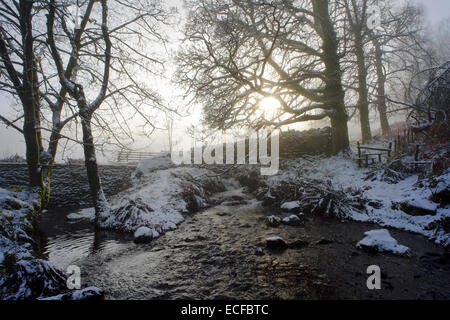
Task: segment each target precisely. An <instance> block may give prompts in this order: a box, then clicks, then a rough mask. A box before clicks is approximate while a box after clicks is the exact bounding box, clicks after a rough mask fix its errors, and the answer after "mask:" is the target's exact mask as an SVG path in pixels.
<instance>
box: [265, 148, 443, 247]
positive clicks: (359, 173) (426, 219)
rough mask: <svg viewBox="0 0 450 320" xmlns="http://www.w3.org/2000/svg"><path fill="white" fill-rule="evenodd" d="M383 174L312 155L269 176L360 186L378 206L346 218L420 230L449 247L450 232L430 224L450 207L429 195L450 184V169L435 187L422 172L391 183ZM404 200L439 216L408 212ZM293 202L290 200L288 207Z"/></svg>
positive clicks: (342, 159)
mask: <svg viewBox="0 0 450 320" xmlns="http://www.w3.org/2000/svg"><path fill="white" fill-rule="evenodd" d="M382 175H383V169H381V168H378V169H374V168H372V169H371V168H369V169H360V168H359V167H358V165H357V163H356V161H355V160H354V159H351V158H350V157H348V156H334V157H329V158H324V157H312V158H308V159H306V158H304V159H294V160H289V161H286V162H285V163H283V165H282V170H280V174H279V175H277V176H272V177H269V178H268V180H267V184H268V185H269V186H270V185H276V184H277V183H279V182H280V181H288V180H289V179H293V178H296V177H299V178H308V179H314V180H319V181H324V182H326V181H329V182H330V183H331V185H332V186H333V188H334V189H336V190H349V189H353V190H355V189H358V190H360V191H361V193H362V196H363V197H365V198H366V199H367V200H368V202H369V203H376V204H377V205H375V206H373V205H366V210H364V211H358V210H349V211H348V212H347V216H346V218H348V219H352V220H356V221H361V222H372V223H376V224H378V225H380V226H383V227H392V228H397V229H402V230H406V231H410V232H415V233H419V234H422V235H424V236H426V237H428V238H430V239H431V240H433V241H435V242H436V243H438V244H440V245H443V246H449V245H450V234H449V233H446V232H445V231H443V230H442V229H440V230H438V229H435V228H430V226H431V225H433V223H434V222H438V221H442V220H443V219H444V218H446V217H447V218H448V217H450V208H449V207H448V206H447V207H444V208H441V207H439V204H437V203H434V202H432V201H430V200H429V198H430V196H431V195H432V194H433V193H436V192H437V191H439V190H437V189H439V188H441V189H442V188H445V187H447V186H448V185H449V184H450V172H449V171H447V173H446V174H444V175H442V176H440V177H439V180H440V181H441V182H440V183H439V184H438V185H437V186H436V187H435V188H434V189H433V188H431V187H430V186H429V184H428V182H427V180H426V179H425V180H420V179H419V175H418V174H413V175H410V176H408V177H406V178H404V179H401V180H399V181H398V182H396V183H392V182H388V179H383V177H382ZM299 200H300V201H301V199H299ZM401 203H409V204H412V205H415V206H418V207H420V208H423V209H426V210H430V211H433V212H435V215H420V216H413V215H410V214H407V213H405V212H404V211H402V210H401V209H400V208H399V207H398V204H401ZM293 204H294V203H293V202H292V203H287V204H284V206H291V205H293Z"/></svg>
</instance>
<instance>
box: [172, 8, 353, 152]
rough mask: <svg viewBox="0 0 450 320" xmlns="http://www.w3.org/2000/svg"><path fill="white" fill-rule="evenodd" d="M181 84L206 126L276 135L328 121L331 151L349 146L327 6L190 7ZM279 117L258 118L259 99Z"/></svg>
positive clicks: (259, 112) (340, 84) (338, 67)
mask: <svg viewBox="0 0 450 320" xmlns="http://www.w3.org/2000/svg"><path fill="white" fill-rule="evenodd" d="M190 9H191V13H190V16H189V19H188V23H187V27H186V38H187V40H188V42H187V43H186V46H185V47H184V49H183V50H181V52H180V54H179V56H178V64H179V69H178V82H179V83H180V84H182V85H184V86H185V88H187V91H188V94H191V95H192V96H193V98H194V99H195V101H197V102H200V103H202V104H203V106H204V112H205V119H206V122H207V123H208V124H209V125H210V126H211V127H213V128H218V129H221V130H226V129H230V128H232V127H234V126H249V127H253V128H261V127H269V126H273V127H280V126H283V125H288V124H292V123H297V122H302V121H311V120H320V119H324V118H329V119H330V122H331V126H332V133H333V134H332V136H333V151H334V152H336V153H337V152H339V151H342V150H345V149H346V148H347V147H348V146H349V140H348V130H347V120H348V116H347V113H346V110H345V105H344V91H343V89H342V83H341V70H340V63H339V60H340V59H339V56H338V42H337V37H336V32H335V30H334V28H333V22H332V19H331V12H330V7H329V3H328V1H327V0H314V1H297V2H295V4H293V3H292V2H291V1H238V0H235V1H217V0H202V1H197V2H195V3H192V5H191V8H190ZM267 98H272V99H276V100H277V101H278V102H279V103H280V106H281V107H280V110H278V112H275V114H272V115H267V114H265V113H264V112H262V111H261V108H260V104H261V102H262V101H264V99H267Z"/></svg>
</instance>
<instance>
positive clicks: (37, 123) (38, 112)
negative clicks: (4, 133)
mask: <svg viewBox="0 0 450 320" xmlns="http://www.w3.org/2000/svg"><path fill="white" fill-rule="evenodd" d="M44 11H45V3H44V1H27V0H20V1H12V0H11V1H2V3H1V4H0V56H1V61H0V72H1V73H2V74H3V75H4V76H3V77H2V78H1V79H0V91H2V92H4V93H6V94H10V95H12V96H13V97H14V98H17V100H18V102H19V104H20V106H21V108H20V109H21V111H20V115H19V116H18V118H17V119H16V120H9V119H7V117H6V116H2V115H0V120H1V121H3V122H4V123H5V124H6V125H7V126H10V127H12V128H14V129H16V130H17V131H19V132H20V133H21V134H23V136H24V140H25V145H26V159H27V165H28V175H29V184H30V186H32V187H38V188H39V189H40V190H41V193H42V196H41V199H42V200H43V202H42V205H43V206H45V205H46V204H47V202H48V201H49V197H50V175H51V168H52V166H53V163H54V161H55V157H56V152H57V147H58V143H59V140H60V138H61V130H62V129H63V128H64V126H65V125H66V124H67V123H69V122H70V121H71V120H73V119H74V117H75V116H76V115H74V114H72V113H69V114H68V115H67V116H65V117H64V118H63V115H62V111H63V106H64V105H65V102H66V94H67V92H66V91H65V90H64V89H61V90H60V91H59V92H56V91H54V90H53V88H51V86H50V84H49V81H48V79H49V78H51V75H45V74H44V71H43V62H42V60H43V56H44V54H45V51H46V44H45V39H44V36H43V33H42V32H41V31H42V30H40V24H39V22H42V21H43V19H42V12H44ZM69 71H70V70H69ZM51 96H54V97H56V98H55V99H52V98H51ZM47 109H48V110H50V113H51V121H50V124H49V125H48V126H47V127H45V128H43V126H42V119H43V112H44V110H47ZM20 121H23V128H20V127H19V126H18V123H19V122H20ZM43 129H44V130H47V131H48V132H50V138H49V141H48V145H47V147H45V145H44V141H43V140H44V138H43V134H42V130H43Z"/></svg>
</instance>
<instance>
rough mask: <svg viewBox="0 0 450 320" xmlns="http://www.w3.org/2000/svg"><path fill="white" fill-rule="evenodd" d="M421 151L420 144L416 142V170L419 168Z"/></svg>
mask: <svg viewBox="0 0 450 320" xmlns="http://www.w3.org/2000/svg"><path fill="white" fill-rule="evenodd" d="M419 152H420V146H419V145H418V144H416V152H415V154H414V161H415V162H416V166H415V167H416V170H417V169H418V164H417V161H419Z"/></svg>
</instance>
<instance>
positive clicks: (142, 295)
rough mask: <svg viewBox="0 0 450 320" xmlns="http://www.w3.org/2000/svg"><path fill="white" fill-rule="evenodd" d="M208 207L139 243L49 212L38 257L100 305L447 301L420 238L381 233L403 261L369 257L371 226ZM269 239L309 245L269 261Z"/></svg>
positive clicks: (443, 271)
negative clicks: (273, 224) (406, 251)
mask: <svg viewBox="0 0 450 320" xmlns="http://www.w3.org/2000/svg"><path fill="white" fill-rule="evenodd" d="M214 200H215V202H216V203H221V204H219V205H216V206H214V207H211V208H209V209H207V210H204V211H202V212H199V213H196V214H192V215H187V216H186V219H185V221H184V222H183V223H181V224H180V225H179V227H178V229H176V230H175V231H172V232H168V233H166V234H165V235H163V236H161V237H160V238H158V239H155V240H153V241H152V242H151V243H148V244H135V243H133V241H132V237H130V236H126V235H123V234H117V233H114V232H105V231H102V232H94V229H93V227H92V225H91V224H90V223H89V222H86V221H77V222H71V221H68V220H67V218H66V215H67V214H68V212H64V211H63V210H61V209H59V210H58V209H56V210H49V211H47V212H45V213H43V214H42V217H41V219H40V221H39V224H38V230H39V232H40V233H41V238H40V239H41V246H42V253H43V255H44V257H45V258H47V259H49V260H50V262H51V263H53V264H54V265H55V266H56V267H58V268H60V269H62V270H65V269H66V268H67V266H68V265H77V266H79V267H80V268H81V273H82V274H81V276H82V285H83V287H84V286H97V287H101V288H103V289H104V290H105V298H106V299H226V300H228V299H230V300H231V299H449V298H450V261H449V259H448V252H447V253H446V252H445V251H444V250H443V249H442V248H440V247H438V246H436V245H434V244H433V243H431V242H429V241H427V240H426V239H425V238H424V237H422V236H420V235H414V234H411V233H408V232H403V231H399V230H390V233H391V235H392V236H393V237H394V238H396V239H397V240H398V241H399V243H400V244H403V245H406V246H408V247H409V248H410V249H411V251H412V253H413V254H412V257H397V256H392V255H385V254H373V253H372V254H371V253H366V252H364V251H361V250H358V249H357V248H356V246H355V245H356V243H357V242H358V241H359V240H361V239H362V238H363V235H364V232H366V231H368V230H373V229H377V228H378V227H377V226H375V225H371V224H364V223H356V222H340V221H338V220H336V219H326V218H320V217H307V218H306V223H305V226H303V227H293V226H285V225H282V226H280V227H278V228H269V227H267V226H266V225H265V223H264V221H265V218H266V216H267V215H269V214H270V212H268V211H267V210H266V209H265V208H263V207H262V206H261V205H260V203H259V202H258V201H256V200H255V199H253V198H252V197H251V196H250V195H248V194H245V193H244V192H243V190H242V189H238V190H233V191H227V192H224V193H220V194H217V195H215V199H214ZM274 235H275V236H281V237H283V239H284V240H285V241H286V242H288V243H290V242H293V241H296V240H303V241H307V242H308V243H309V245H308V246H306V247H303V248H301V249H287V250H285V251H283V252H274V251H271V250H270V249H268V248H266V244H265V239H266V238H267V237H269V236H274ZM370 265H378V266H379V267H380V268H381V272H382V273H381V275H382V276H381V278H382V288H381V290H368V289H367V286H366V281H367V277H368V275H367V274H366V270H367V267H368V266H370Z"/></svg>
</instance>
